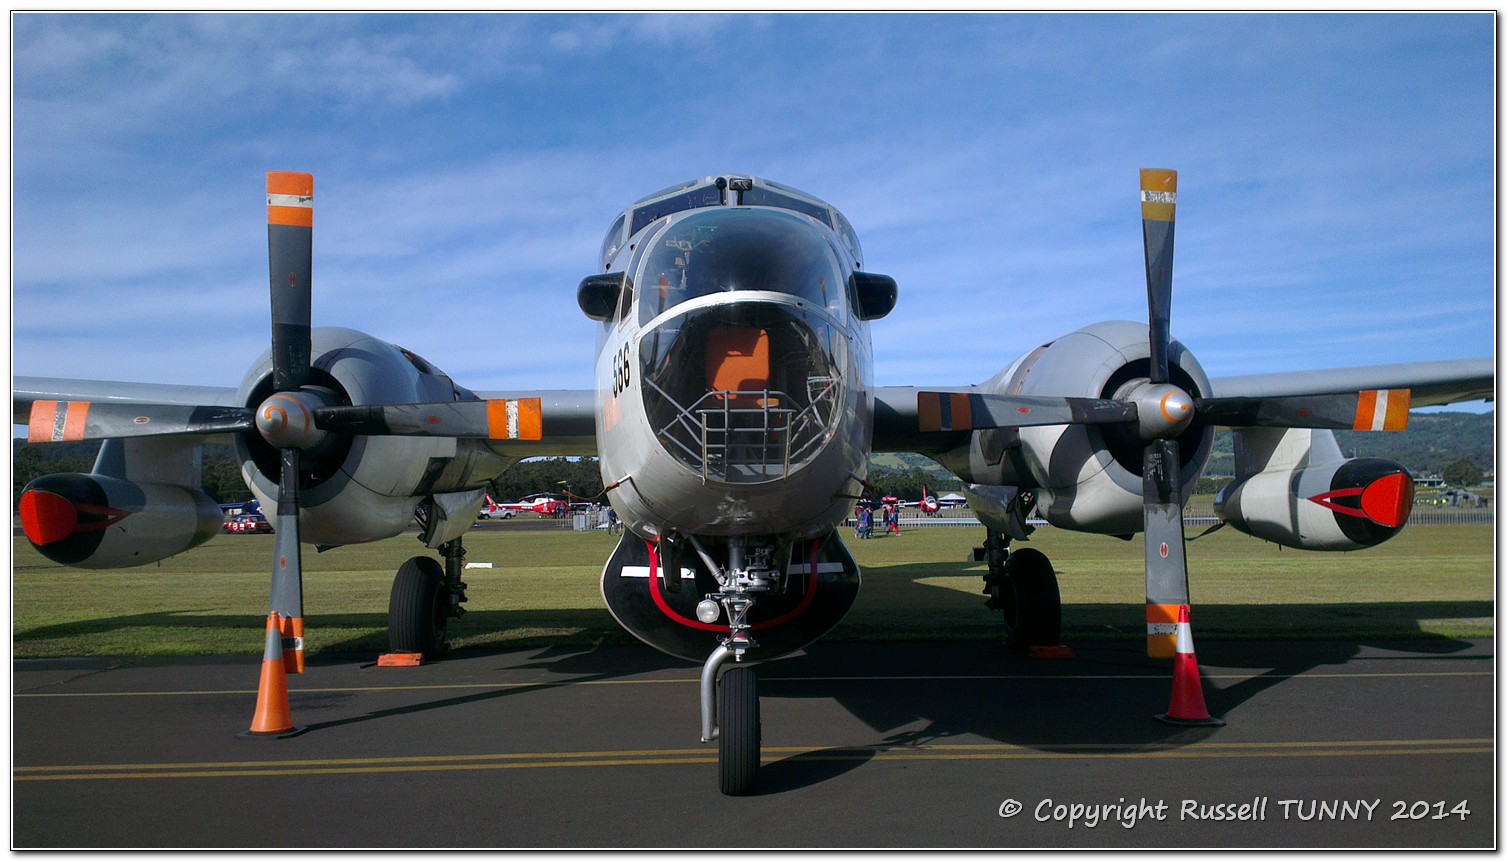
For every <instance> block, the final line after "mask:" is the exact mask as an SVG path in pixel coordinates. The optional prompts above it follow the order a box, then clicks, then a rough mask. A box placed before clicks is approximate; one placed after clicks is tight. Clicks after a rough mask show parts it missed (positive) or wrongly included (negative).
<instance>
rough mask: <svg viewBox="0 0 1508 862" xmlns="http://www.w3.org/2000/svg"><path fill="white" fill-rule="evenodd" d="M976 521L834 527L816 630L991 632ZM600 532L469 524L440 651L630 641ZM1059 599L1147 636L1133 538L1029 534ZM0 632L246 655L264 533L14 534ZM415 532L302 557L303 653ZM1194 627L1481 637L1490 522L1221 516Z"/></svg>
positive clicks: (1490, 567)
mask: <svg viewBox="0 0 1508 862" xmlns="http://www.w3.org/2000/svg"><path fill="white" fill-rule="evenodd" d="M978 533H979V531H977V530H970V529H948V528H931V529H915V530H910V531H907V532H906V533H904V534H902V535H901V536H899V537H890V538H880V539H871V540H868V541H863V542H859V541H852V540H851V537H846V538H849V539H850V540H849V542H848V544H849V546H850V547H851V548H852V549H853V552H854V556H855V557H856V558H857V559H858V561H859V564H860V566H862V567H863V569H864V587H863V590H862V592H861V593H860V595H859V600H858V603H857V604H856V606H855V607H854V610H853V612H852V613H850V614H849V615H848V617H847V619H845V620H844V621H843V623H842V624H840V625H839V626H838V628H837V629H835V630H834V631H833V632H832V633H831V634H830V635H829V636H828V637H829V639H834V640H866V639H871V640H935V639H953V640H960V639H961V640H990V639H995V638H998V637H999V636H1000V623H999V618H998V615H996V614H994V613H991V612H989V611H987V610H986V609H985V608H984V606H983V596H982V594H981V592H980V590H981V587H982V582H981V580H980V576H981V574H982V573H983V570H984V569H983V565H982V564H978V563H973V562H966V560H968V559H969V549H970V548H971V547H972V546H973V545H975V544H977V543H978V542H979V541H980V539H981V538H982V536H981V535H979V534H978ZM613 541H614V540H613V539H611V538H609V537H608V536H606V535H604V534H602V533H574V532H569V531H554V530H550V531H522V530H510V529H506V528H504V529H496V530H486V531H474V532H473V533H472V534H471V535H469V536H468V537H467V551H468V559H469V560H470V561H472V562H491V563H493V564H494V565H495V568H493V569H472V570H469V571H468V572H467V574H466V581H467V583H468V584H469V585H470V588H469V590H468V593H469V596H470V601H469V602H468V604H467V608H468V611H469V612H468V613H467V615H466V616H465V617H464V618H462V619H461V620H459V621H457V622H453V623H452V624H451V629H450V637H451V641H452V644H453V646H455V647H456V648H467V647H497V646H532V645H547V644H555V643H562V642H568V643H575V644H583V643H599V642H631V641H632V640H633V638H632V637H631V636H630V635H628V634H627V633H625V632H623V631H622V630H621V629H620V628H619V627H618V626H617V624H616V623H615V622H614V621H613V619H612V617H611V616H610V615H609V614H608V612H607V609H606V607H605V606H604V605H603V603H602V597H601V595H600V593H599V587H598V579H599V576H600V573H601V569H602V564H603V561H604V560H606V559H607V556H608V554H609V552H610V551H611V549H612V544H613ZM1028 544H1029V546H1031V547H1034V548H1037V549H1038V550H1041V551H1042V552H1043V553H1046V554H1047V555H1048V557H1050V558H1051V559H1052V561H1053V564H1054V567H1055V568H1056V569H1057V571H1058V578H1059V583H1060V586H1061V590H1062V594H1063V623H1064V635H1063V637H1064V641H1065V642H1067V643H1070V644H1072V643H1074V642H1076V641H1085V640H1094V639H1106V638H1111V639H1127V640H1135V639H1140V638H1142V637H1143V636H1144V633H1145V622H1144V614H1143V610H1142V603H1143V582H1142V573H1141V556H1142V544H1141V540H1140V538H1139V537H1138V538H1137V539H1135V540H1134V541H1131V542H1123V541H1119V540H1116V539H1111V538H1106V537H1102V536H1086V535H1081V534H1077V533H1071V532H1066V531H1063V530H1055V529H1051V528H1044V529H1042V530H1039V531H1038V532H1037V533H1035V534H1034V536H1033V540H1032V541H1031V542H1030V543H1028ZM12 547H13V557H12V559H13V567H12V574H13V578H12V593H11V596H12V599H11V600H12V625H13V629H12V640H13V647H14V654H15V656H16V657H18V658H29V657H56V656H85V655H88V656H99V655H207V654H235V653H241V654H246V655H258V654H260V653H261V650H262V646H263V628H262V627H263V625H264V623H265V620H266V615H267V591H268V584H269V580H270V571H271V554H272V537H271V536H253V535H220V536H217V537H216V538H214V539H212V540H210V542H208V543H207V544H205V545H204V546H202V547H200V548H196V549H194V550H192V551H190V552H188V553H186V554H182V555H180V556H178V557H175V558H172V559H170V560H165V561H163V562H162V563H160V564H155V565H150V566H145V567H142V568H138V569H117V570H113V571H84V570H79V569H69V568H63V567H61V566H58V565H55V564H53V563H51V562H49V561H47V560H45V559H43V558H42V557H40V556H39V555H38V554H37V553H36V552H35V551H33V550H32V548H31V546H30V545H29V544H27V542H26V540H25V539H22V538H16V539H14V540H13V544H12ZM423 552H424V549H423V548H422V547H421V546H420V545H419V543H418V542H417V541H415V539H414V536H413V535H403V536H399V537H397V538H394V539H389V540H387V541H384V542H377V543H374V544H371V545H363V546H353V547H348V548H339V549H336V550H333V551H330V552H328V553H324V554H316V553H313V552H312V551H307V550H306V556H305V558H304V564H305V577H304V606H305V611H306V621H307V632H306V634H307V638H306V642H307V648H308V649H309V650H310V651H311V652H320V651H341V652H345V651H369V652H373V653H376V652H380V651H382V650H383V649H384V648H385V647H386V637H387V634H386V632H387V629H386V626H387V622H386V615H387V602H388V589H389V586H390V584H391V580H392V573H393V571H394V570H395V569H396V568H397V566H398V564H399V563H401V562H402V561H403V560H404V559H406V558H408V557H410V556H414V555H416V554H420V553H423ZM1188 557H1189V565H1190V571H1191V578H1190V580H1191V582H1192V599H1193V602H1194V621H1195V631H1196V632H1197V635H1198V637H1199V638H1201V639H1209V638H1343V639H1348V640H1380V639H1390V638H1409V637H1439V638H1448V637H1454V638H1461V637H1490V636H1492V634H1493V624H1494V617H1495V605H1494V598H1495V565H1494V563H1495V558H1494V548H1493V528H1491V527H1418V528H1414V529H1410V530H1405V531H1404V532H1403V533H1402V534H1400V535H1399V536H1398V537H1397V538H1395V539H1393V540H1392V541H1390V542H1388V543H1386V544H1384V545H1382V546H1380V547H1378V548H1373V549H1371V550H1368V551H1360V552H1355V553H1346V554H1318V553H1303V552H1300V551H1293V550H1287V549H1282V548H1279V547H1278V546H1276V545H1271V544H1267V543H1264V542H1260V541H1257V540H1256V539H1252V538H1249V537H1246V536H1242V535H1240V534H1237V533H1236V532H1235V531H1233V530H1223V531H1221V532H1219V533H1215V534H1212V535H1210V536H1208V537H1206V538H1203V539H1200V540H1199V541H1197V542H1194V543H1192V544H1191V545H1190V546H1189V552H1188Z"/></svg>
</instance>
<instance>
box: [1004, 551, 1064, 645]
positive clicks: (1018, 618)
mask: <svg viewBox="0 0 1508 862" xmlns="http://www.w3.org/2000/svg"><path fill="white" fill-rule="evenodd" d="M995 599H996V605H997V606H998V607H999V608H1000V615H1001V617H1002V618H1003V619H1004V620H1005V639H1006V641H1008V642H1009V643H1010V645H1011V646H1012V647H1014V648H1016V649H1021V650H1024V649H1027V648H1029V647H1034V646H1053V645H1056V644H1057V643H1059V642H1060V640H1061V638H1062V634H1063V601H1062V598H1061V597H1060V596H1059V594H1058V576H1057V574H1055V573H1054V572H1053V570H1052V563H1051V562H1049V561H1048V559H1047V556H1046V555H1045V554H1043V553H1042V552H1041V551H1036V550H1033V549H1031V548H1022V549H1021V550H1019V551H1012V552H1011V554H1010V556H1008V557H1006V558H1005V577H1004V578H1002V579H1001V581H1000V584H999V585H998V587H997V588H996V590H995Z"/></svg>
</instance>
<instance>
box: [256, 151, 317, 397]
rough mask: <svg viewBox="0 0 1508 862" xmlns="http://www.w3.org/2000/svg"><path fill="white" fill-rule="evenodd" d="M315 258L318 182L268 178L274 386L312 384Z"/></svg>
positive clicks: (283, 175) (278, 174) (276, 174)
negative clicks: (312, 294)
mask: <svg viewBox="0 0 1508 862" xmlns="http://www.w3.org/2000/svg"><path fill="white" fill-rule="evenodd" d="M313 254H314V177H313V175H311V174H299V173H288V172H283V171H271V172H269V173H268V174H267V263H268V273H269V276H268V277H269V284H270V287H271V291H272V385H273V388H274V389H276V390H277V391H278V392H287V391H289V390H292V389H297V388H299V387H300V386H303V385H304V384H305V383H308V382H309V362H310V358H309V357H310V352H311V348H310V345H309V327H310V314H311V312H310V307H309V306H310V297H311V293H310V287H309V280H310V278H311V275H312V270H313Z"/></svg>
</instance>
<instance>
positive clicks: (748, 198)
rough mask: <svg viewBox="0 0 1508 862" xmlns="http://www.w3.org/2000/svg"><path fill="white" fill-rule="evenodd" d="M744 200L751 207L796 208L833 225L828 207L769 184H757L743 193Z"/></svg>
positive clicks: (828, 224) (826, 223) (795, 209)
mask: <svg viewBox="0 0 1508 862" xmlns="http://www.w3.org/2000/svg"><path fill="white" fill-rule="evenodd" d="M742 202H743V205H744V206H749V207H780V208H781V209H786V210H794V211H796V212H798V213H805V214H806V215H809V216H811V217H812V218H814V219H816V220H817V221H820V222H822V223H823V224H825V225H827V226H828V227H832V226H833V219H832V216H831V215H829V214H828V211H827V207H824V206H819V205H818V204H814V203H812V202H811V201H804V200H802V199H800V198H793V197H791V196H790V195H783V194H781V193H780V192H777V191H775V190H774V189H771V188H770V187H769V186H755V187H753V188H751V189H749V190H747V191H745V192H744V193H743V198H742Z"/></svg>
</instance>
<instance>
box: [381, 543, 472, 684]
mask: <svg viewBox="0 0 1508 862" xmlns="http://www.w3.org/2000/svg"><path fill="white" fill-rule="evenodd" d="M439 550H440V554H441V555H442V556H443V557H444V559H445V562H444V564H443V565H442V564H441V563H440V562H439V561H438V560H435V559H434V558H433V557H414V558H412V559H410V560H409V561H408V562H406V563H404V564H403V565H401V566H399V567H398V573H397V575H395V576H394V577H393V591H392V594H391V595H390V596H389V598H388V606H387V635H388V648H389V649H391V650H392V651H393V652H416V653H423V654H424V656H425V657H426V658H433V657H434V656H437V655H439V654H441V653H443V652H444V651H445V648H446V645H445V629H446V627H447V625H448V624H449V622H450V620H451V619H453V618H457V617H460V616H461V615H462V614H464V613H466V609H465V608H463V607H461V604H462V603H463V602H465V601H466V583H465V582H464V581H462V580H461V572H463V571H465V569H466V549H465V548H463V547H462V546H461V540H460V539H455V540H452V541H449V542H446V543H445V544H443V545H441V546H440V548H439Z"/></svg>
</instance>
